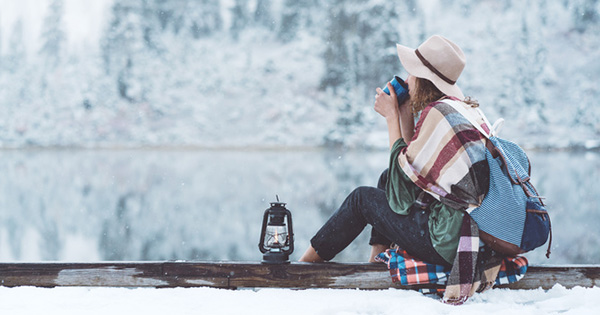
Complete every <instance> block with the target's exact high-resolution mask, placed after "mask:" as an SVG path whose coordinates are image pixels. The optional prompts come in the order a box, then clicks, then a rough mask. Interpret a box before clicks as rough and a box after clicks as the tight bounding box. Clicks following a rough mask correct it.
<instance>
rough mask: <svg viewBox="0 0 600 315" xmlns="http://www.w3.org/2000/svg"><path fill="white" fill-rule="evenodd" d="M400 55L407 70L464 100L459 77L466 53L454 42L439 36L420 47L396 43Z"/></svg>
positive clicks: (430, 38) (463, 66) (446, 92)
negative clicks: (458, 84) (457, 81)
mask: <svg viewBox="0 0 600 315" xmlns="http://www.w3.org/2000/svg"><path fill="white" fill-rule="evenodd" d="M396 48H397V50H398V57H399V58H400V62H401V63H402V66H403V67H404V69H406V71H407V72H408V73H409V74H411V75H413V76H415V77H417V78H424V79H427V80H429V81H431V82H433V84H434V85H435V86H436V87H437V88H438V89H439V90H440V91H442V92H443V93H444V94H446V95H448V96H455V97H458V98H459V99H461V100H462V99H464V98H465V96H464V95H463V93H462V91H461V90H460V88H459V87H458V86H457V85H456V80H458V77H459V76H460V74H461V72H462V71H463V69H464V68H465V63H466V60H465V54H464V53H463V51H462V50H461V49H460V47H458V46H457V45H456V44H455V43H453V42H451V41H450V40H448V39H446V38H444V37H442V36H440V35H434V36H431V37H429V38H428V39H427V40H426V41H425V42H424V43H423V44H421V46H419V48H417V49H413V48H409V47H406V46H402V45H396Z"/></svg>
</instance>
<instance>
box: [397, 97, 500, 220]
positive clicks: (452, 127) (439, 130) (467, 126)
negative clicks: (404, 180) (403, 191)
mask: <svg viewBox="0 0 600 315" xmlns="http://www.w3.org/2000/svg"><path fill="white" fill-rule="evenodd" d="M449 102H457V103H458V104H456V105H459V106H465V107H467V108H468V110H473V111H474V109H472V108H470V106H469V105H467V104H465V103H463V102H460V101H459V100H458V99H456V98H446V99H444V100H442V101H438V102H435V103H432V104H430V105H429V106H427V107H426V108H425V109H424V110H423V112H422V113H421V117H420V119H419V121H418V122H417V126H416V129H415V135H414V136H413V138H412V140H411V141H410V143H409V144H408V146H407V147H406V148H404V149H403V150H402V152H400V154H399V155H398V162H399V165H400V167H401V168H402V170H403V171H404V173H405V174H406V175H407V176H408V177H409V178H410V180H411V181H412V182H414V183H415V184H416V185H417V186H419V187H420V188H421V189H423V190H425V191H426V192H428V193H429V194H431V195H432V196H434V197H435V198H436V199H438V200H440V201H441V202H442V203H444V204H446V205H448V206H450V207H452V208H454V209H466V208H468V207H471V206H478V205H480V204H481V201H482V200H483V198H484V197H485V194H486V193H487V189H488V181H489V167H488V164H487V161H486V158H485V150H486V148H485V137H484V136H483V135H482V134H481V133H480V132H479V131H477V129H475V128H474V127H473V125H471V123H469V121H468V120H467V119H466V118H464V116H462V115H461V114H459V113H458V112H457V111H456V110H455V109H454V108H452V106H451V105H449ZM474 112H475V114H474V117H480V115H479V114H478V113H477V111H474ZM480 119H481V118H480ZM480 123H481V125H482V127H483V128H484V130H487V129H488V127H487V125H486V124H485V123H483V119H481V121H480Z"/></svg>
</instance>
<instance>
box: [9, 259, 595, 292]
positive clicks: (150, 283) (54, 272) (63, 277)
mask: <svg viewBox="0 0 600 315" xmlns="http://www.w3.org/2000/svg"><path fill="white" fill-rule="evenodd" d="M556 284H560V285H562V286H564V287H567V288H572V287H575V286H583V287H592V286H600V266H598V265H583V266H530V267H529V269H528V271H527V273H526V274H525V277H523V279H521V280H520V281H518V282H516V283H512V284H509V285H502V286H501V287H504V288H510V289H536V288H543V289H549V288H551V287H553V286H554V285H556ZM0 285H2V286H7V287H15V286H37V287H57V286H92V287H156V288H173V287H213V288H227V289H235V288H261V287H272V288H298V289H307V288H337V289H367V290H374V289H387V288H400V289H411V290H412V289H419V288H435V287H436V286H437V285H434V284H426V285H419V286H402V285H398V284H394V283H392V281H391V279H390V276H389V271H388V270H387V268H386V266H385V265H383V264H369V263H356V264H352V263H319V264H309V263H291V264H286V265H264V264H261V263H258V262H192V261H189V262H188V261H184V262H181V261H163V262H99V263H62V262H61V263H0Z"/></svg>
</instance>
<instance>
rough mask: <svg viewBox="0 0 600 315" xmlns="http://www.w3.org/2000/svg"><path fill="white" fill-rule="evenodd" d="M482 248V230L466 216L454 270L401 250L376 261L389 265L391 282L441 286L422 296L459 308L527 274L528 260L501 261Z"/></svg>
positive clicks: (380, 256) (379, 256)
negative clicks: (430, 295)
mask: <svg viewBox="0 0 600 315" xmlns="http://www.w3.org/2000/svg"><path fill="white" fill-rule="evenodd" d="M484 249H486V247H483V248H482V249H480V248H479V230H478V228H477V224H476V223H475V221H473V220H472V219H471V217H470V216H468V215H465V216H464V219H463V224H462V227H461V237H460V241H459V246H458V249H457V255H456V258H455V260H454V264H453V265H452V268H451V269H449V268H446V267H444V266H440V265H434V264H429V263H426V262H424V261H421V260H419V259H417V258H415V257H412V256H410V255H409V254H408V253H406V251H404V250H402V249H388V250H387V251H385V252H383V253H381V254H379V255H378V256H377V257H375V260H377V261H380V262H383V263H385V264H387V266H388V269H389V270H390V274H391V277H392V282H400V284H402V285H415V284H427V283H431V284H439V285H440V286H443V285H445V286H446V287H445V288H440V289H433V290H429V291H425V290H421V292H423V293H438V294H443V299H442V301H443V302H444V303H447V304H453V305H460V304H463V303H464V302H466V301H467V299H468V298H469V297H471V296H473V294H475V292H483V291H485V290H487V289H490V288H491V287H492V286H493V285H500V284H507V283H512V282H516V281H518V280H519V279H521V278H522V277H523V276H524V275H525V272H526V271H527V266H528V264H527V259H526V258H525V257H522V256H519V257H502V256H498V255H497V254H496V253H494V252H491V251H489V250H487V251H486V250H484Z"/></svg>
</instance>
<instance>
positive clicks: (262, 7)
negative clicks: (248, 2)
mask: <svg viewBox="0 0 600 315" xmlns="http://www.w3.org/2000/svg"><path fill="white" fill-rule="evenodd" d="M274 22H275V21H274V20H273V15H272V13H271V0H258V1H257V2H256V9H254V23H255V24H256V25H259V26H262V27H264V28H266V29H268V30H272V29H273V28H274V27H275V23H274Z"/></svg>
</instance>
